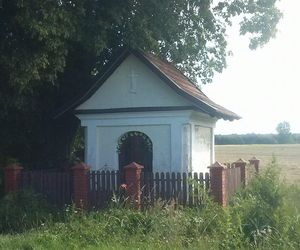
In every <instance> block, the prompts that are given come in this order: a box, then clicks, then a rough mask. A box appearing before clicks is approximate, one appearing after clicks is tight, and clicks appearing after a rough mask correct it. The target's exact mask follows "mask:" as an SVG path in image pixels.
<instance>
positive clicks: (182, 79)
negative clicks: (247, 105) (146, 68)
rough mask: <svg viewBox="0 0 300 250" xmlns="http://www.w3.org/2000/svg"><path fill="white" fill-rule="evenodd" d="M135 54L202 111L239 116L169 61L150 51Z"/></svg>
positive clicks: (226, 117)
mask: <svg viewBox="0 0 300 250" xmlns="http://www.w3.org/2000/svg"><path fill="white" fill-rule="evenodd" d="M135 54H136V55H138V56H139V57H143V58H144V59H146V60H147V61H148V62H149V64H150V65H153V66H154V67H155V68H156V69H157V70H158V71H159V72H160V73H161V74H163V75H164V76H165V77H166V78H167V79H169V81H170V82H171V84H173V85H174V86H175V89H176V88H177V91H178V92H179V94H184V96H185V97H186V98H188V99H190V100H191V101H192V102H193V103H194V104H195V105H196V106H197V107H198V108H200V109H201V110H202V111H204V112H206V113H208V114H210V115H212V116H216V117H218V118H223V119H225V120H234V119H240V118H241V117H240V116H238V115H237V114H235V113H234V112H232V111H230V110H228V109H226V108H224V107H222V106H220V105H218V104H216V103H215V102H213V101H212V100H210V99H209V98H208V97H207V96H206V95H205V94H204V93H203V92H202V91H201V90H200V89H199V88H198V87H196V85H195V84H193V83H192V81H190V80H189V79H188V78H187V77H186V76H185V75H184V74H183V73H182V72H181V71H180V70H178V69H177V68H176V67H174V66H173V65H172V64H171V63H169V62H167V61H165V60H163V59H160V58H159V57H157V56H155V55H153V54H150V53H144V52H141V51H138V52H135Z"/></svg>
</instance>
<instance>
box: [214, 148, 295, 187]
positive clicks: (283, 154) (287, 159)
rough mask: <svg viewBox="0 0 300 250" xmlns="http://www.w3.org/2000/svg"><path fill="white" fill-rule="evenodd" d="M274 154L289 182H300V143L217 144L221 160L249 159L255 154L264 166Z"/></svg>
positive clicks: (217, 153) (283, 175) (218, 159)
mask: <svg viewBox="0 0 300 250" xmlns="http://www.w3.org/2000/svg"><path fill="white" fill-rule="evenodd" d="M273 155H274V156H275V157H276V159H277V161H278V163H279V166H280V168H281V169H282V172H281V174H282V177H283V178H285V179H286V180H287V181H288V182H297V181H298V182H299V181H300V144H282V145H217V146H216V160H217V161H219V162H233V161H236V160H237V159H239V158H243V159H244V160H249V159H250V158H251V157H253V156H255V157H256V158H258V159H260V160H261V166H262V167H264V166H266V165H267V164H268V163H269V162H270V161H271V160H272V156H273Z"/></svg>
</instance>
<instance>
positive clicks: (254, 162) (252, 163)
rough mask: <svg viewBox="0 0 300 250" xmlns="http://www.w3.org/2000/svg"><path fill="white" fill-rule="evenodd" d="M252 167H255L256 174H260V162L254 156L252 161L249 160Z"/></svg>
mask: <svg viewBox="0 0 300 250" xmlns="http://www.w3.org/2000/svg"><path fill="white" fill-rule="evenodd" d="M249 162H250V164H251V165H254V168H255V173H256V174H258V173H259V162H260V160H259V159H257V158H256V157H255V156H253V157H252V158H251V159H250V160H249Z"/></svg>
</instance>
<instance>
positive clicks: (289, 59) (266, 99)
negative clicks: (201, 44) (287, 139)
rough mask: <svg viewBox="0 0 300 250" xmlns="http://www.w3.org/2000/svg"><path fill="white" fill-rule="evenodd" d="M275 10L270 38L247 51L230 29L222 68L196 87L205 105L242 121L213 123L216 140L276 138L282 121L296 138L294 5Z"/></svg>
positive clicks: (299, 118) (297, 4) (298, 98)
mask: <svg viewBox="0 0 300 250" xmlns="http://www.w3.org/2000/svg"><path fill="white" fill-rule="evenodd" d="M278 6H279V8H280V9H281V11H282V12H283V15H284V16H283V18H282V19H281V21H280V23H279V25H278V33H277V35H276V38H274V39H272V40H271V41H270V42H269V43H268V44H267V45H265V46H264V47H263V48H258V49H257V50H254V51H253V50H250V49H249V48H248V44H249V41H248V39H247V38H245V37H241V36H239V35H238V27H237V26H235V27H233V28H231V29H230V30H229V32H228V42H229V49H230V50H232V51H233V56H232V57H229V58H228V66H227V68H226V69H225V70H224V71H223V72H222V73H220V74H219V73H218V74H216V75H215V77H214V80H213V82H212V83H210V84H207V85H202V86H201V88H202V90H203V92H204V93H205V94H206V95H207V96H208V97H209V98H210V99H212V100H213V101H215V102H216V103H218V104H220V105H222V106H223V107H225V108H227V109H229V110H231V111H234V112H235V113H237V114H238V115H240V116H241V117H242V119H240V120H238V121H233V122H230V121H223V120H219V121H218V122H217V126H216V130H215V133H216V134H235V133H236V134H245V133H276V126H277V124H278V123H279V122H282V121H287V122H289V123H290V126H291V132H293V133H300V63H299V60H300V15H299V9H300V1H299V0H283V1H281V2H280V3H279V4H278Z"/></svg>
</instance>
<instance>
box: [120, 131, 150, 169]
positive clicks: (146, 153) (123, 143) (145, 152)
mask: <svg viewBox="0 0 300 250" xmlns="http://www.w3.org/2000/svg"><path fill="white" fill-rule="evenodd" d="M117 151H118V154H119V170H120V172H121V173H124V172H123V167H124V166H126V165H128V164H129V163H131V162H133V161H134V162H136V163H138V164H140V165H142V166H144V169H143V171H144V172H152V161H153V146H152V141H151V139H150V138H149V137H148V136H147V135H146V134H144V133H142V132H139V131H129V132H127V133H125V134H123V135H122V136H121V137H120V138H119V140H118V145H117Z"/></svg>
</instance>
